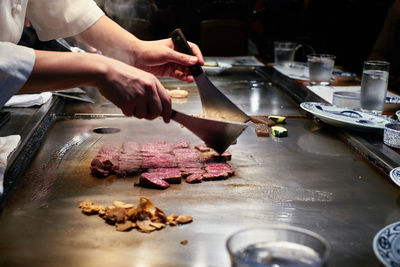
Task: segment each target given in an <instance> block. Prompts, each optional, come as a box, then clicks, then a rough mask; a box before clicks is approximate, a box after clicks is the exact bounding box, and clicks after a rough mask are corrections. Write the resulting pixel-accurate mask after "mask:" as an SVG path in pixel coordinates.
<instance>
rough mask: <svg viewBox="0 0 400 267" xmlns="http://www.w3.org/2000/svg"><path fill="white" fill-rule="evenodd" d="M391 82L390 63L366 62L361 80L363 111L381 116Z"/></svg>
mask: <svg viewBox="0 0 400 267" xmlns="http://www.w3.org/2000/svg"><path fill="white" fill-rule="evenodd" d="M388 81H389V62H386V61H365V62H364V68H363V73H362V78H361V96H360V106H361V110H364V111H370V112H373V113H376V114H381V113H382V111H383V108H384V105H385V100H386V92H387V87H388Z"/></svg>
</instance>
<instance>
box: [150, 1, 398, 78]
mask: <svg viewBox="0 0 400 267" xmlns="http://www.w3.org/2000/svg"><path fill="white" fill-rule="evenodd" d="M393 2H394V1H393V0H309V1H303V0H260V1H257V0H247V1H246V0H208V1H193V0H192V1H187V0H170V1H168V0H158V1H157V0H156V1H154V2H153V4H154V5H155V6H156V7H157V11H156V12H155V13H154V16H153V17H152V18H151V19H152V25H153V26H152V38H153V39H160V38H166V37H168V35H169V32H170V31H172V30H173V29H175V28H177V27H181V28H182V30H183V32H184V33H185V35H186V37H187V39H188V40H190V41H193V42H196V43H197V44H199V45H200V48H202V47H201V45H202V39H203V38H207V37H205V36H203V35H204V33H201V22H202V21H204V20H208V19H220V18H225V19H226V18H234V19H238V20H243V21H246V22H247V23H248V26H249V27H248V31H247V37H248V39H249V40H250V41H251V43H252V44H253V45H254V46H255V47H256V50H255V51H254V49H249V51H248V53H249V54H255V55H256V56H259V57H260V58H262V59H264V60H265V61H267V62H273V41H274V40H291V41H297V42H299V43H305V44H309V45H311V46H312V47H313V48H314V50H315V51H316V52H317V53H331V54H335V55H336V56H337V58H336V64H337V65H340V66H343V67H344V68H346V69H348V70H350V71H353V72H356V73H361V70H362V64H363V61H364V60H366V58H367V57H368V54H369V53H370V51H371V49H372V47H373V45H374V42H375V40H376V38H377V36H378V34H379V32H380V30H381V29H382V26H383V23H384V20H385V17H386V13H387V10H388V8H389V7H390V5H391V4H392V3H393ZM210 36H211V37H212V35H210ZM237 41H239V40H237ZM233 42H234V41H233V40H231V39H229V38H228V37H227V39H226V42H224V43H223V44H221V45H220V46H222V47H228V46H230V45H232V44H233ZM222 49H223V48H222ZM303 50H304V51H301V50H300V51H299V53H297V56H296V60H299V61H305V55H306V54H307V53H309V52H310V51H309V50H307V49H303ZM203 53H204V54H205V55H206V56H207V54H208V53H207V50H205V49H203Z"/></svg>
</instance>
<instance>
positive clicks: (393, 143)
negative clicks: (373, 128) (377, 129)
mask: <svg viewBox="0 0 400 267" xmlns="http://www.w3.org/2000/svg"><path fill="white" fill-rule="evenodd" d="M383 143H384V144H385V145H387V146H390V147H395V148H400V123H388V124H386V125H385V128H384V130H383Z"/></svg>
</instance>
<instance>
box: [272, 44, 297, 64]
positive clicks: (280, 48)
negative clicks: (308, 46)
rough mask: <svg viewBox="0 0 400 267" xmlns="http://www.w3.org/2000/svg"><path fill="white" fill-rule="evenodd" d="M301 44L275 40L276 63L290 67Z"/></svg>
mask: <svg viewBox="0 0 400 267" xmlns="http://www.w3.org/2000/svg"><path fill="white" fill-rule="evenodd" d="M300 47H301V45H298V44H297V43H294V42H286V41H275V42H274V60H275V64H276V65H279V66H284V67H290V66H291V65H292V64H293V62H294V55H295V53H296V51H297V49H299V48H300Z"/></svg>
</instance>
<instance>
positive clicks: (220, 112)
mask: <svg viewBox="0 0 400 267" xmlns="http://www.w3.org/2000/svg"><path fill="white" fill-rule="evenodd" d="M170 36H171V38H172V41H173V42H174V45H175V46H176V48H177V49H178V51H179V52H182V53H185V54H189V55H194V54H193V51H192V49H191V48H190V47H189V44H188V43H187V40H186V38H185V36H184V35H183V33H182V31H181V29H176V30H174V31H173V32H171V34H170ZM189 70H190V72H191V73H192V75H193V77H194V79H195V81H196V84H197V87H198V89H199V93H200V98H201V103H202V106H203V112H204V115H205V116H206V118H213V119H219V120H226V121H235V122H248V121H249V120H250V117H249V116H247V114H246V113H244V112H243V111H242V110H241V109H240V108H238V107H237V106H236V105H235V104H234V103H233V102H232V101H231V100H230V99H229V98H227V97H226V96H225V95H224V94H223V93H222V92H221V91H220V90H219V89H218V88H217V87H215V86H214V85H213V84H212V83H211V81H210V80H209V79H208V77H207V75H206V73H205V72H204V71H203V69H202V67H201V65H200V64H199V63H197V64H196V65H194V66H190V67H189Z"/></svg>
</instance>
